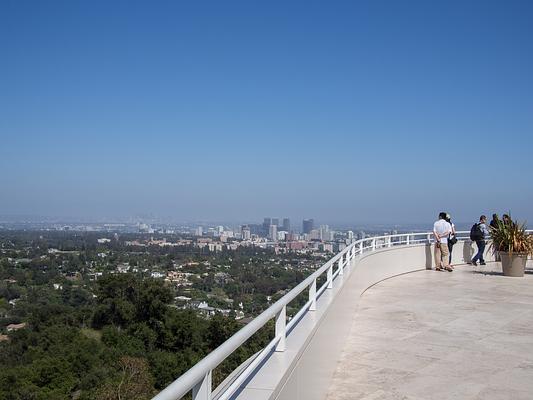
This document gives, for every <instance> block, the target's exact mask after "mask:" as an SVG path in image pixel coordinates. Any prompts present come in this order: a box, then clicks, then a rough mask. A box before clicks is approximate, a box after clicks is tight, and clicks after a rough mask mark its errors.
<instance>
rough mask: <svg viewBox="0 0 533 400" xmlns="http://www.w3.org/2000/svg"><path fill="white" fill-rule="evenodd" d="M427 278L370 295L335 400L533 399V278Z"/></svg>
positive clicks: (486, 273) (469, 274) (396, 281)
mask: <svg viewBox="0 0 533 400" xmlns="http://www.w3.org/2000/svg"><path fill="white" fill-rule="evenodd" d="M500 270H501V267H500V265H499V264H498V263H493V264H491V265H487V266H486V267H481V266H478V267H474V268H473V267H471V266H457V267H456V269H455V271H454V272H452V273H448V272H437V271H421V272H416V273H412V274H407V275H402V276H399V277H396V278H392V279H389V280H386V281H384V282H381V283H379V284H377V285H375V286H374V287H372V288H370V289H369V290H368V291H367V292H365V294H364V295H363V297H362V298H361V302H360V305H359V308H358V312H357V314H356V315H355V316H353V320H352V327H351V331H350V335H349V337H348V338H347V340H346V345H345V348H344V350H343V353H342V355H341V358H340V359H339V362H338V365H337V369H336V372H335V375H334V377H333V381H332V383H331V386H330V390H329V395H328V400H347V399H350V400H357V399H361V400H363V399H364V400H371V399H372V400H398V399H403V400H422V399H423V400H440V399H443V400H445V399H446V400H448V399H461V400H468V399H472V400H481V399H483V400H499V399H517V400H521V399H533V271H528V273H527V274H526V276H525V277H524V278H508V277H504V276H501V275H500V274H499V271H500Z"/></svg>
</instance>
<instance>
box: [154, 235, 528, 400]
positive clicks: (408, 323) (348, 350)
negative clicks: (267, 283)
mask: <svg viewBox="0 0 533 400" xmlns="http://www.w3.org/2000/svg"><path fill="white" fill-rule="evenodd" d="M459 234H461V235H462V236H460V237H459V242H458V243H457V244H456V245H455V246H454V250H453V254H452V256H453V257H452V263H453V264H454V265H458V267H457V269H456V271H454V272H452V273H449V272H436V271H434V270H431V268H432V266H433V264H434V261H433V249H434V246H433V244H432V238H431V234H430V233H427V232H426V233H416V234H401V235H393V236H384V237H377V238H369V239H363V240H358V241H356V242H353V243H351V244H350V245H349V246H348V247H347V248H345V249H344V250H342V251H341V252H340V253H339V254H337V255H335V256H334V257H333V258H332V259H330V260H329V261H328V262H326V263H325V264H324V265H323V266H322V267H320V268H319V269H318V270H317V271H315V272H314V273H313V274H311V275H310V276H309V277H307V278H306V279H305V280H304V281H302V282H301V283H300V284H298V285H297V286H296V287H295V288H293V289H292V290H291V291H290V292H289V293H287V294H286V295H285V296H283V297H282V298H281V299H279V300H278V301H277V302H276V303H274V304H273V305H272V306H271V307H270V308H269V309H267V310H265V311H264V312H263V313H262V314H260V315H259V316H258V317H256V318H255V319H254V320H253V321H251V322H250V323H249V324H248V325H246V326H245V327H244V328H242V329H241V330H240V331H239V332H237V333H236V334H235V335H233V336H232V337H231V338H230V339H228V340H227V341H226V342H225V343H223V344H222V345H221V346H219V347H218V348H217V349H216V350H214V351H213V352H211V353H210V354H209V355H208V356H206V357H205V358H204V359H202V360H201V361H200V362H198V364H196V365H195V366H194V367H193V368H191V369H190V370H189V371H187V372H186V373H185V374H183V375H182V376H181V377H179V378H178V379H177V380H176V381H174V382H173V383H172V384H171V385H169V386H168V387H167V388H166V389H164V390H163V391H162V392H160V393H159V394H158V395H157V396H156V397H154V400H177V399H180V398H182V397H183V396H184V395H185V394H186V393H187V392H189V391H191V389H192V395H193V396H192V397H193V399H194V400H324V399H330V400H337V399H404V400H422V399H425V400H427V399H452V398H455V399H476V398H479V399H491V398H492V399H498V398H505V399H507V398H513V399H520V398H528V399H531V398H532V394H533V387H532V385H533V384H532V383H531V382H530V381H531V379H530V378H529V380H528V379H526V377H527V376H533V357H532V354H533V328H531V326H532V325H533V324H532V322H533V307H531V306H532V303H533V282H532V279H533V275H531V274H526V277H525V278H506V277H503V276H501V265H500V263H495V262H493V263H489V265H488V266H487V267H477V271H478V273H476V272H475V271H476V270H473V269H472V267H471V266H466V265H465V261H469V260H470V259H471V257H472V256H473V254H474V252H475V249H474V246H473V245H472V243H471V242H470V240H469V239H468V238H467V237H465V236H464V235H467V234H468V232H460V233H459ZM485 259H486V260H487V261H488V262H491V261H494V257H493V255H492V254H490V253H489V250H488V248H487V249H486V252H485ZM461 264H462V265H461ZM528 267H529V268H530V269H531V268H533V262H532V261H529V262H528ZM482 268H483V269H482ZM491 270H492V273H488V274H483V273H479V272H481V271H484V272H491ZM531 272H533V271H531ZM320 276H325V277H326V281H325V282H324V283H323V284H322V286H321V287H320V288H319V287H318V285H317V280H318V278H319V277H320ZM305 292H307V293H308V296H309V297H308V298H309V300H308V302H307V303H306V304H305V305H304V306H303V307H302V308H301V309H300V311H299V312H298V313H297V314H296V315H295V316H294V317H293V318H292V319H287V318H286V307H287V304H289V303H290V302H291V301H293V299H295V297H296V296H297V295H299V294H301V293H305ZM271 319H274V320H275V326H276V329H275V338H274V339H273V340H272V342H270V343H269V344H268V345H267V346H266V347H265V348H264V349H263V350H262V351H260V352H259V353H257V354H256V355H255V356H254V357H252V358H251V359H249V360H248V361H247V362H245V363H244V364H242V365H241V366H240V367H239V368H238V369H237V370H235V371H234V372H233V373H232V374H231V375H230V376H229V377H228V378H227V379H226V380H225V381H224V382H223V383H222V384H220V385H219V386H218V387H217V388H213V387H212V386H213V385H212V382H211V375H212V370H213V369H214V368H216V366H217V365H219V364H220V362H222V360H224V359H225V358H226V357H227V356H228V355H229V354H231V353H232V352H233V351H235V349H237V348H238V347H239V346H241V345H242V343H243V342H244V341H246V339H247V338H248V337H250V336H251V335H252V334H253V333H254V332H256V331H257V330H258V329H259V328H261V327H262V326H263V325H264V324H265V323H266V322H267V321H269V320H271ZM489 396H491V397H489ZM498 396H500V397H498ZM509 396H510V397H509ZM520 396H522V397H520ZM524 396H526V397H524Z"/></svg>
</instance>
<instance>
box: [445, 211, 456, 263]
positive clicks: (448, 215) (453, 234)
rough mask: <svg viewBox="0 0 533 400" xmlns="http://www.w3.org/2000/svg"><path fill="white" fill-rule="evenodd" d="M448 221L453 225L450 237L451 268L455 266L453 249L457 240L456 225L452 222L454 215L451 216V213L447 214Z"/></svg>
mask: <svg viewBox="0 0 533 400" xmlns="http://www.w3.org/2000/svg"><path fill="white" fill-rule="evenodd" d="M446 222H447V223H449V224H450V226H451V227H452V231H451V233H450V237H449V238H448V250H449V251H450V261H449V263H450V268H453V265H452V250H453V245H454V244H455V243H456V242H457V238H456V237H455V225H454V223H453V222H452V217H451V216H450V214H446Z"/></svg>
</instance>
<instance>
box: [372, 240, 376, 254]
mask: <svg viewBox="0 0 533 400" xmlns="http://www.w3.org/2000/svg"><path fill="white" fill-rule="evenodd" d="M375 250H376V239H372V251H375Z"/></svg>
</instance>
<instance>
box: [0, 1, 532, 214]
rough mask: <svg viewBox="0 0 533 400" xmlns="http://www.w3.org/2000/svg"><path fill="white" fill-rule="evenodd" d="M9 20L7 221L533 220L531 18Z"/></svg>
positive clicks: (383, 12)
mask: <svg viewBox="0 0 533 400" xmlns="http://www.w3.org/2000/svg"><path fill="white" fill-rule="evenodd" d="M0 9H1V12H0V33H1V34H2V37H3V38H5V39H4V40H3V41H2V42H1V43H0V50H2V54H3V55H4V58H3V59H4V62H3V63H2V66H0V70H1V71H2V74H0V87H1V88H2V90H1V91H0V107H1V108H2V110H3V116H2V118H1V119H0V140H1V143H2V145H1V146H0V169H1V170H2V172H3V173H2V174H0V187H2V188H3V190H1V191H0V214H2V215H11V216H13V215H43V216H57V217H67V216H72V217H76V218H87V219H95V218H128V217H130V216H133V215H138V214H148V213H153V214H155V215H159V216H167V217H168V218H169V219H175V220H199V219H202V220H239V221H254V220H258V219H261V218H262V217H263V216H264V215H268V214H271V215H280V216H281V215H288V216H290V217H291V219H294V220H295V221H296V220H300V219H304V218H316V219H317V220H321V221H326V222H327V223H330V224H333V223H341V222H343V221H344V222H354V223H355V222H361V223H387V222H389V223H409V222H417V223H419V222H426V221H432V220H434V219H435V217H436V215H437V213H438V212H439V211H441V210H446V211H448V212H450V213H451V214H452V216H453V217H454V219H455V220H457V221H465V222H466V221H472V220H475V219H476V218H478V217H479V215H480V214H482V213H484V214H491V213H492V212H498V213H499V214H501V213H504V212H508V211H511V213H512V214H513V215H514V216H515V217H516V218H518V219H520V220H529V221H533V211H532V210H531V207H530V204H531V203H532V202H533V188H531V185H527V183H528V182H529V180H530V179H529V178H528V176H527V174H528V172H529V171H530V169H531V168H530V161H529V157H530V156H531V150H530V149H531V148H532V147H533V134H532V131H533V113H531V110H532V109H533V95H532V93H533V90H532V89H533V77H532V75H531V73H530V71H531V70H533V51H532V50H533V49H532V44H531V41H530V37H531V36H532V34H533V32H532V30H533V28H532V25H531V23H530V21H531V18H532V17H533V4H531V3H529V2H521V1H511V2H496V1H495V2H475V1H471V2H461V3H449V4H447V5H438V4H430V3H426V2H410V3H407V4H404V3H402V4H399V3H395V2H388V3H387V2H385V3H379V4H377V3H366V4H365V3H354V4H351V3H341V2H337V3H327V4H325V3H324V4H321V3H313V4H307V5H302V4H299V3H296V2H288V3H284V4H283V6H280V5H273V4H270V5H259V4H250V3H248V2H234V3H227V4H226V3H225V4H223V5H222V4H219V3H202V4H178V3H171V2H160V3H157V4H153V3H148V2H139V3H135V4H127V5H124V4H118V3H107V2H98V1H96V2H91V3H80V2H54V3H42V2H37V1H28V2H11V1H7V2H3V3H2V5H1V6H0ZM436 160H439V162H438V163H436Z"/></svg>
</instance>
